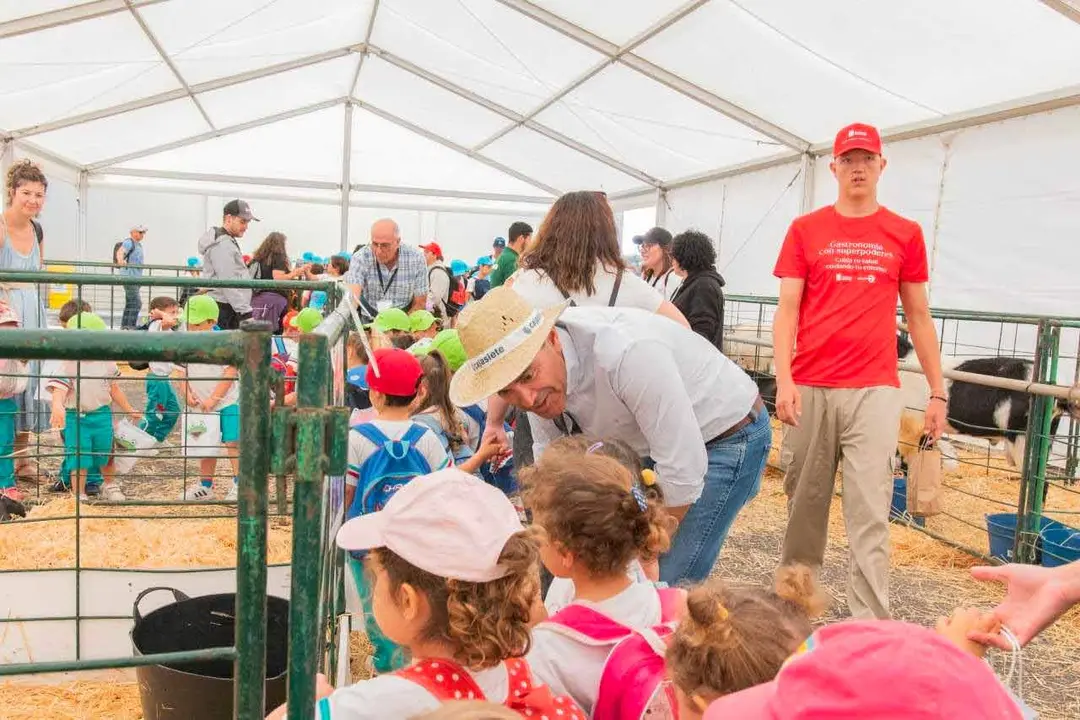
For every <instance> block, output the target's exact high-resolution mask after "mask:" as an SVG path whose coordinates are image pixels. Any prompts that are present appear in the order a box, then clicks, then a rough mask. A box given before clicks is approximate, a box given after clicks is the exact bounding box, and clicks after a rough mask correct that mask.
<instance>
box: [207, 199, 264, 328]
mask: <svg viewBox="0 0 1080 720" xmlns="http://www.w3.org/2000/svg"><path fill="white" fill-rule="evenodd" d="M222 215H223V216H224V217H223V218H222V221H221V227H212V228H210V229H209V230H207V231H206V232H205V233H203V236H202V237H201V238H199V252H200V253H201V254H202V260H203V263H202V276H203V277H204V278H207V279H214V280H250V279H251V273H250V271H249V270H248V267H247V263H245V262H244V253H243V251H242V250H241V249H240V238H242V237H244V233H246V232H247V229H248V225H249V224H250V223H251V221H252V220H254V221H255V222H259V218H257V217H255V215H254V214H253V213H252V212H251V206H250V205H248V204H247V202H245V201H244V200H230V201H229V202H227V203H225V209H224V210H223V212H222ZM208 294H209V295H210V297H212V298H214V300H215V301H216V302H217V304H218V311H219V312H218V323H217V324H218V327H219V328H221V329H222V330H236V329H238V328H239V327H240V323H241V322H242V321H243V320H247V319H248V318H250V317H251V289H250V288H211V289H210V291H209V293H208Z"/></svg>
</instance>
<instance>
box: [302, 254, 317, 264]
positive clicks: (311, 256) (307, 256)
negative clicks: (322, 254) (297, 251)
mask: <svg viewBox="0 0 1080 720" xmlns="http://www.w3.org/2000/svg"><path fill="white" fill-rule="evenodd" d="M300 257H302V258H303V259H305V260H307V261H308V262H310V261H311V259H312V258H313V257H315V256H314V255H313V254H312V253H310V252H306V253H304V254H303V255H301V256H300Z"/></svg>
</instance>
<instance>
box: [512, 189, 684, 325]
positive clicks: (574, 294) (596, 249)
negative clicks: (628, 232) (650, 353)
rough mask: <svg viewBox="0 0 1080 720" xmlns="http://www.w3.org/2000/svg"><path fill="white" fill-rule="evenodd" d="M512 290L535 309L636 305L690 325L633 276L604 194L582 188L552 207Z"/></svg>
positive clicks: (527, 251) (526, 256)
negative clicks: (569, 305)
mask: <svg viewBox="0 0 1080 720" xmlns="http://www.w3.org/2000/svg"><path fill="white" fill-rule="evenodd" d="M520 266H521V272H520V273H519V274H518V276H517V279H516V280H515V282H514V291H515V292H517V293H518V294H519V295H521V296H522V297H524V298H525V299H526V300H528V301H529V302H530V303H532V305H533V306H534V307H538V308H544V307H550V306H552V305H556V304H558V303H560V302H562V301H564V300H570V301H571V303H572V304H574V305H601V306H605V305H606V306H608V307H636V308H640V309H642V310H646V311H648V312H654V313H657V314H659V315H664V316H667V317H669V318H671V319H672V320H674V321H676V322H678V323H680V324H682V325H685V326H687V327H689V325H688V324H687V322H686V318H684V317H683V316H682V313H680V312H679V311H678V310H677V309H676V308H675V306H674V305H672V304H671V303H670V302H668V300H667V298H664V297H661V295H660V293H659V292H657V291H656V290H654V289H653V288H650V287H649V286H648V284H647V283H645V282H644V281H643V280H642V279H641V278H639V277H637V276H636V275H634V273H633V272H631V271H630V268H629V267H628V266H627V264H626V261H625V260H624V259H623V256H622V250H621V248H620V247H619V235H618V231H617V230H616V227H615V215H614V214H613V213H612V211H611V205H609V204H608V201H607V196H606V195H604V194H603V193H600V192H592V191H587V190H582V191H578V192H571V193H567V194H565V195H563V196H562V197H560V198H559V199H558V200H556V201H555V204H554V205H552V206H551V210H549V211H548V214H547V217H545V218H544V221H543V222H542V223H541V224H540V229H539V230H538V231H537V233H536V235H535V236H534V237H533V240H532V244H531V245H530V246H529V248H528V249H527V250H526V251H525V254H524V255H523V256H522V258H521V262H520Z"/></svg>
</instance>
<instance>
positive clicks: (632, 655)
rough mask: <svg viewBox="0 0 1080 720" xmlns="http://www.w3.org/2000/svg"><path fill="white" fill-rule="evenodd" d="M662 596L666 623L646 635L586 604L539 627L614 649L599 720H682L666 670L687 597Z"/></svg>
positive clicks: (662, 592) (669, 592)
mask: <svg viewBox="0 0 1080 720" xmlns="http://www.w3.org/2000/svg"><path fill="white" fill-rule="evenodd" d="M656 592H657V594H658V595H659V596H660V624H659V625H656V626H654V627H652V628H648V629H645V630H637V629H634V628H630V627H627V626H625V625H623V624H621V623H618V622H616V621H615V620H612V619H611V618H609V617H608V616H607V615H604V614H603V613H601V612H599V611H597V610H593V609H592V608H590V607H588V606H586V605H569V606H567V607H565V608H563V609H562V610H560V611H559V612H557V613H555V614H554V615H552V616H551V617H550V618H548V619H547V620H546V621H544V622H543V623H540V625H539V627H546V628H548V629H549V630H553V631H555V632H558V633H559V634H561V635H563V636H565V637H568V638H571V639H573V640H575V641H577V642H579V643H581V644H583V645H591V646H594V647H607V646H610V647H611V652H610V653H609V654H608V657H607V660H605V661H604V671H603V673H602V674H601V676H600V690H599V692H598V693H597V696H596V705H595V706H594V707H593V712H592V718H593V720H626V719H628V718H646V717H648V718H650V719H653V718H674V717H676V713H677V705H676V701H675V693H674V690H673V689H672V687H671V683H670V682H668V679H667V670H666V668H665V666H664V653H665V652H666V651H667V643H666V641H665V638H666V637H667V636H668V635H670V634H671V633H672V631H673V630H674V629H675V625H676V624H677V623H678V619H679V615H680V608H681V606H682V603H683V601H684V600H683V599H684V597H685V596H684V593H683V591H681V590H675V589H671V588H663V589H657V591H656Z"/></svg>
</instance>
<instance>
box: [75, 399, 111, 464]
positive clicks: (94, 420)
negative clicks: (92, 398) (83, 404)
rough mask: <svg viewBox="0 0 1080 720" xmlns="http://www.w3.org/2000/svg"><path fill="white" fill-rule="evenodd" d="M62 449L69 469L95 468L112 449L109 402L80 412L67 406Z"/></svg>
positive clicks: (109, 455)
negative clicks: (94, 408) (65, 454)
mask: <svg viewBox="0 0 1080 720" xmlns="http://www.w3.org/2000/svg"><path fill="white" fill-rule="evenodd" d="M64 450H65V451H66V452H67V461H68V462H67V465H68V467H70V468H71V469H73V470H74V469H79V470H96V469H98V468H101V467H104V466H105V465H107V464H108V463H109V459H110V458H111V457H112V453H113V413H112V408H111V407H109V406H108V405H102V406H101V407H99V408H98V409H97V410H91V411H90V412H86V413H82V414H80V413H79V412H78V411H76V410H72V409H69V410H68V411H67V413H66V415H65V419H64Z"/></svg>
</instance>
